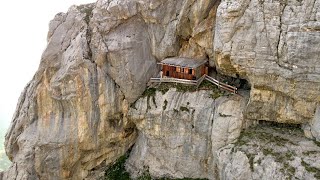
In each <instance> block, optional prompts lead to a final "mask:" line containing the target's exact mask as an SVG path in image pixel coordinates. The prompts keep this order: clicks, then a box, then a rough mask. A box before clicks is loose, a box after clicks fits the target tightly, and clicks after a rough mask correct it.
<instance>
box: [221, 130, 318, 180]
mask: <svg viewBox="0 0 320 180" xmlns="http://www.w3.org/2000/svg"><path fill="white" fill-rule="evenodd" d="M319 155H320V146H319V143H316V142H314V141H311V140H309V139H307V138H305V137H304V135H303V132H302V131H301V130H299V129H297V128H278V127H268V126H261V125H259V126H258V127H256V128H250V129H248V130H246V131H245V132H244V133H243V134H242V135H241V137H240V139H239V140H238V141H237V142H236V143H234V144H230V145H228V146H225V147H223V148H221V149H219V150H218V151H217V155H216V156H217V159H218V164H217V166H218V169H219V171H218V172H219V178H220V179H243V180H248V179H319V178H320V160H319V158H318V157H319Z"/></svg>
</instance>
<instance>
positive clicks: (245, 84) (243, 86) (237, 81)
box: [209, 67, 251, 91]
mask: <svg viewBox="0 0 320 180" xmlns="http://www.w3.org/2000/svg"><path fill="white" fill-rule="evenodd" d="M209 76H211V77H213V78H215V79H217V80H218V81H220V82H223V83H226V84H229V85H231V86H234V87H236V88H238V90H245V91H249V90H251V84H250V83H249V81H247V80H246V79H242V78H240V76H239V74H236V77H232V76H227V75H224V74H221V73H220V72H219V71H218V70H217V69H216V67H209Z"/></svg>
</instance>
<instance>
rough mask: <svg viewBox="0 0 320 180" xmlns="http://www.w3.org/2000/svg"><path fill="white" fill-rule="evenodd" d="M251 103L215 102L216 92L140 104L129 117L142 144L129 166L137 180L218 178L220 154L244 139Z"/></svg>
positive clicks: (160, 97) (170, 96) (240, 100)
mask: <svg viewBox="0 0 320 180" xmlns="http://www.w3.org/2000/svg"><path fill="white" fill-rule="evenodd" d="M245 105H246V99H245V98H243V97H240V96H237V95H234V96H231V97H219V98H218V99H216V100H215V99H212V98H210V91H196V92H185V93H183V92H177V91H176V90H175V89H170V90H169V91H168V92H166V93H165V94H162V92H160V91H157V92H156V94H155V96H154V97H153V96H150V97H144V98H142V99H139V100H138V101H137V102H136V103H135V104H134V106H133V107H132V108H130V110H129V113H128V118H129V119H130V120H132V121H133V122H134V123H135V124H136V126H137V128H138V130H139V136H138V140H137V142H136V143H135V145H134V148H133V150H132V152H131V154H130V157H129V159H128V161H127V163H126V168H127V170H128V171H129V172H130V173H131V175H132V176H133V177H137V176H139V175H141V174H142V173H143V172H144V171H147V170H148V171H149V172H150V174H151V175H152V176H153V177H157V178H160V177H171V178H184V177H188V178H213V177H214V172H215V170H214V169H215V165H214V152H215V151H216V150H217V149H219V148H221V147H222V146H225V145H226V144H228V143H231V142H234V141H235V140H236V139H237V137H238V136H239V135H240V131H241V129H242V125H243V123H244V119H243V114H242V112H243V110H244V107H245Z"/></svg>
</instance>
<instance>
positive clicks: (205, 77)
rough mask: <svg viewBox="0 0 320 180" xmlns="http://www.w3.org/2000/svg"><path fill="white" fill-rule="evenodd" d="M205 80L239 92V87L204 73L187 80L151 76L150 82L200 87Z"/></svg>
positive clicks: (235, 92)
mask: <svg viewBox="0 0 320 180" xmlns="http://www.w3.org/2000/svg"><path fill="white" fill-rule="evenodd" d="M204 80H207V81H209V82H211V83H212V84H215V85H216V86H218V87H219V88H221V89H224V90H226V91H229V92H232V93H234V94H237V93H238V89H237V88H236V87H234V86H230V85H228V84H226V83H222V82H220V81H218V80H216V79H214V78H213V77H210V76H208V75H203V76H202V77H201V78H199V79H198V80H187V79H178V78H151V79H150V81H149V83H163V82H166V83H180V84H186V85H195V86H197V87H199V86H200V84H201V83H202V81H204Z"/></svg>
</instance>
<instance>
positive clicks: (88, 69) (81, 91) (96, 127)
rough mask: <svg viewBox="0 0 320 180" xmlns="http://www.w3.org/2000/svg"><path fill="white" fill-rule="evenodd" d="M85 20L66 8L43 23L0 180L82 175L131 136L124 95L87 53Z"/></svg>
mask: <svg viewBox="0 0 320 180" xmlns="http://www.w3.org/2000/svg"><path fill="white" fill-rule="evenodd" d="M92 7H93V5H87V7H86V8H89V9H90V8H92ZM85 18H86V14H85V13H82V9H79V7H75V6H74V7H71V8H70V9H69V12H68V13H67V14H63V13H61V14H58V15H57V16H56V17H55V19H54V20H52V21H51V23H50V32H49V34H48V47H47V49H46V50H45V51H44V53H43V55H42V61H41V64H40V67H39V70H38V71H37V73H36V75H35V76H34V78H33V80H32V81H31V82H30V83H29V84H28V85H27V86H26V88H25V90H24V92H23V93H22V95H21V97H20V99H19V104H18V107H17V111H16V113H15V115H14V118H13V121H12V123H11V127H10V129H9V131H8V133H7V135H6V144H5V145H6V152H7V154H8V156H9V158H10V159H11V160H12V161H13V164H12V167H11V168H10V169H9V170H8V171H7V172H6V173H5V174H4V179H68V178H73V179H82V178H83V177H85V176H86V175H87V174H88V171H89V170H91V169H93V168H94V167H96V166H98V165H99V164H101V163H102V162H104V161H105V162H106V163H110V162H113V161H114V160H116V159H117V158H118V157H120V156H121V155H122V154H124V153H125V152H126V151H127V150H128V149H129V148H130V147H131V146H132V144H133V143H134V142H135V138H136V135H137V133H136V131H135V126H134V124H132V123H130V122H128V121H127V120H126V119H125V118H123V116H124V114H125V113H126V111H127V110H128V106H127V104H128V103H127V100H126V97H125V95H124V93H123V92H122V91H121V88H120V87H119V85H117V84H116V83H115V81H114V80H112V79H111V77H110V76H109V75H107V72H106V70H105V69H104V68H100V67H98V65H97V64H96V63H95V62H94V61H93V59H92V56H91V49H90V44H89V43H90V41H89V40H90V39H88V36H90V32H89V31H90V30H89V27H88V24H87V22H86V21H85Z"/></svg>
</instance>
